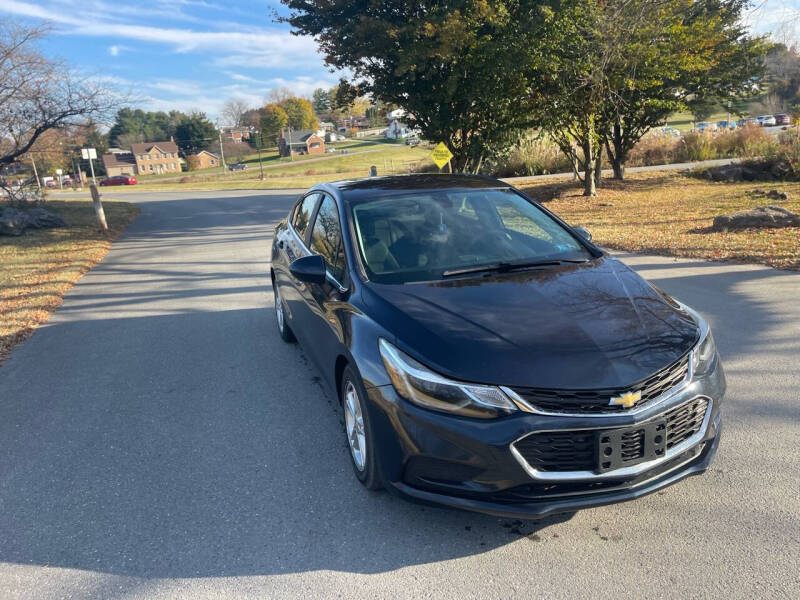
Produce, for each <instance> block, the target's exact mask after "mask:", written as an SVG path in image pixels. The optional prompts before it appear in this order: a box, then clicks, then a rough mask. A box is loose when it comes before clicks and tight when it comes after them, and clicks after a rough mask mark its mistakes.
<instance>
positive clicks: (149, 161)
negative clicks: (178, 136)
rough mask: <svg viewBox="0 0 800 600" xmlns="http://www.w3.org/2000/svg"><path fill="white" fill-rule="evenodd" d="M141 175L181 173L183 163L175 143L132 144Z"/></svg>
mask: <svg viewBox="0 0 800 600" xmlns="http://www.w3.org/2000/svg"><path fill="white" fill-rule="evenodd" d="M131 152H132V153H133V156H134V158H135V159H136V169H137V171H138V174H139V175H153V174H159V173H180V171H181V161H180V158H179V157H178V146H177V145H176V144H175V142H174V141H172V140H170V141H168V142H144V143H141V144H131Z"/></svg>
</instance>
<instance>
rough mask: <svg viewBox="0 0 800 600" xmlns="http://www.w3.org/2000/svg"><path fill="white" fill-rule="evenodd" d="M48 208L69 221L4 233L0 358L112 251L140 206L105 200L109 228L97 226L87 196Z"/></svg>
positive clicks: (1, 242)
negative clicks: (106, 230) (21, 232)
mask: <svg viewBox="0 0 800 600" xmlns="http://www.w3.org/2000/svg"><path fill="white" fill-rule="evenodd" d="M45 206H46V208H48V209H50V210H52V211H53V212H55V213H57V214H59V215H60V216H61V217H62V218H63V219H64V220H65V221H66V222H67V223H68V224H69V227H64V228H57V229H43V230H29V231H28V232H26V233H25V234H24V235H22V236H20V237H13V238H12V237H0V361H2V360H3V359H4V358H5V357H6V356H7V355H8V353H9V352H10V350H11V347H12V346H14V345H15V344H18V343H19V342H21V341H22V340H24V339H25V338H27V337H28V336H30V335H31V334H32V333H33V331H34V330H35V329H36V327H37V326H38V325H40V324H41V323H44V322H45V321H47V319H48V317H49V316H50V313H51V312H53V311H54V310H55V309H56V308H58V306H59V305H60V304H61V299H62V297H63V296H64V294H65V293H66V291H67V290H68V289H69V288H71V287H72V285H73V284H74V283H75V281H77V280H78V278H79V277H80V276H81V275H83V274H84V273H86V271H88V270H89V269H91V268H92V267H93V266H94V265H96V264H97V263H98V262H100V260H101V259H102V258H103V256H105V254H106V252H108V249H109V247H110V246H111V242H113V241H114V239H115V238H116V237H117V236H118V235H119V234H120V233H122V232H123V231H124V230H125V228H126V227H127V226H128V224H129V223H130V222H131V221H132V220H133V219H134V217H135V216H136V214H137V213H138V211H139V209H138V208H137V207H136V206H134V205H133V204H129V203H127V202H104V203H103V206H104V208H105V212H106V217H107V219H108V224H109V227H110V228H111V230H110V232H109V233H108V234H107V235H106V234H103V233H101V232H100V231H99V230H98V228H97V221H96V219H95V216H94V211H93V209H92V203H91V201H89V200H68V201H53V202H47V203H46V204H45Z"/></svg>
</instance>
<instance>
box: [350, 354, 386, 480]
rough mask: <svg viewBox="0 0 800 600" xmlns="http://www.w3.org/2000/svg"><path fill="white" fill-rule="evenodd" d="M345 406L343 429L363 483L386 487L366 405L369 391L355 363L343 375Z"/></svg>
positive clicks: (354, 465)
mask: <svg viewBox="0 0 800 600" xmlns="http://www.w3.org/2000/svg"><path fill="white" fill-rule="evenodd" d="M342 408H343V409H344V432H345V436H346V437H347V446H348V448H350V459H351V460H352V463H353V470H354V471H355V474H356V477H357V478H358V480H359V481H360V482H361V484H362V485H363V486H364V487H365V488H367V489H368V490H379V489H381V488H382V487H383V485H382V483H381V477H380V474H379V473H378V463H377V460H376V458H375V450H374V449H375V444H374V441H373V434H372V427H371V425H370V420H369V413H368V412H367V407H366V393H365V392H364V387H363V386H362V385H361V380H360V379H359V378H358V377H357V376H356V374H355V372H354V371H353V369H352V367H350V366H347V367H345V370H344V373H343V375H342Z"/></svg>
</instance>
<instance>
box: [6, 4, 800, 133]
mask: <svg viewBox="0 0 800 600" xmlns="http://www.w3.org/2000/svg"><path fill="white" fill-rule="evenodd" d="M276 9H277V10H279V11H283V10H284V9H283V8H282V7H281V5H280V4H279V2H277V1H266V0H262V1H254V0H228V1H227V2H224V1H220V0H136V1H134V2H130V1H126V0H58V1H56V0H35V1H30V2H29V1H23V0H0V19H2V18H5V17H8V16H14V17H16V18H18V19H21V20H39V21H40V20H49V21H50V22H51V24H52V26H53V28H54V30H53V34H52V35H51V36H50V37H49V38H48V39H47V40H46V41H45V42H43V44H42V47H43V50H44V51H45V52H47V53H48V54H52V55H55V56H61V57H63V58H64V59H66V60H67V61H68V62H69V63H71V64H72V65H73V66H74V67H76V68H78V69H79V70H81V71H83V72H86V73H89V74H95V75H101V76H103V77H106V78H107V79H108V80H109V81H111V82H113V83H114V84H115V85H116V86H118V87H119V89H120V90H121V91H123V92H127V93H132V94H133V95H134V97H135V98H136V100H137V101H136V104H137V105H138V106H141V107H143V108H147V109H151V110H169V109H171V108H176V109H180V110H192V109H196V110H202V111H205V112H206V113H208V114H209V116H211V117H212V118H214V117H216V116H217V114H218V112H219V109H220V107H221V106H222V104H223V103H224V102H225V100H227V99H229V98H240V99H243V100H245V101H247V102H248V103H250V104H251V105H253V106H258V105H260V104H261V103H262V102H263V99H264V96H265V95H266V94H267V93H268V92H269V90H270V89H273V88H277V87H281V86H286V87H289V88H291V89H292V90H294V91H295V92H296V93H297V94H299V95H306V96H308V95H310V94H311V92H312V91H313V90H314V89H315V88H317V87H329V86H331V85H333V84H334V83H336V81H337V80H338V76H337V75H336V74H332V73H330V72H329V71H328V69H327V68H326V67H325V65H324V64H323V60H322V58H321V56H320V55H319V54H318V53H317V51H316V45H315V44H314V42H313V40H310V39H306V38H301V37H297V36H293V35H291V34H290V32H289V27H288V26H287V25H283V24H279V23H275V22H274V21H273V18H274V11H275V10H276ZM747 21H748V23H749V24H750V25H751V26H752V28H753V29H754V30H755V31H756V32H758V33H771V34H773V35H774V36H775V37H777V38H781V39H788V40H797V39H798V37H800V0H761V1H757V2H755V4H754V8H753V9H752V11H751V12H750V14H749V15H748V17H747Z"/></svg>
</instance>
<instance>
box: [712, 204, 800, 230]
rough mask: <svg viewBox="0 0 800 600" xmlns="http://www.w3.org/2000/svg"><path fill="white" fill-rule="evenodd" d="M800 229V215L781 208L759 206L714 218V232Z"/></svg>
mask: <svg viewBox="0 0 800 600" xmlns="http://www.w3.org/2000/svg"><path fill="white" fill-rule="evenodd" d="M774 227H800V215H797V214H795V213H793V212H791V211H789V210H786V209H785V208H782V207H780V206H759V207H758V208H753V209H750V210H744V211H742V212H737V213H733V214H730V215H719V216H717V217H714V224H713V225H712V226H711V229H712V230H713V231H738V230H740V229H750V228H774Z"/></svg>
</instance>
